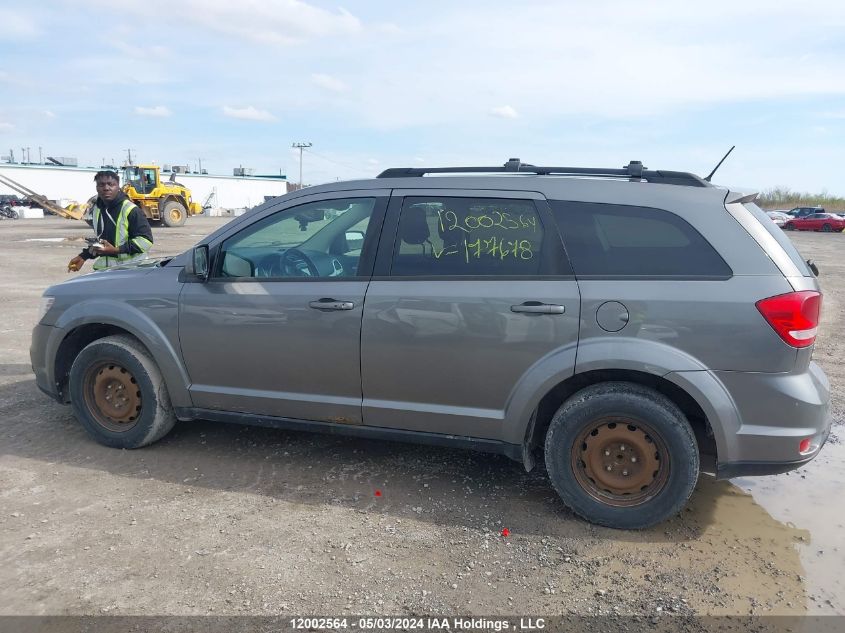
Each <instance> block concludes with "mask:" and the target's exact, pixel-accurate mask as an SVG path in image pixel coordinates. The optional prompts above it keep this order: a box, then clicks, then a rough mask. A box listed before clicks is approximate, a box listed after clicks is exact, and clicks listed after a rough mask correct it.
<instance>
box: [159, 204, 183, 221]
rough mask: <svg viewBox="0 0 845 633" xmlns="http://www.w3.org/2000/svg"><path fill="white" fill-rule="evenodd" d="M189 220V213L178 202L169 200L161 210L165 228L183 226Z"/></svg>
mask: <svg viewBox="0 0 845 633" xmlns="http://www.w3.org/2000/svg"><path fill="white" fill-rule="evenodd" d="M187 219H188V211H187V210H186V209H185V207H184V206H183V205H182V203H181V202H179V201H178V200H168V201H167V202H165V203H164V208H163V209H162V210H161V221H162V222H163V223H164V225H165V226H182V225H184V224H185V220H187Z"/></svg>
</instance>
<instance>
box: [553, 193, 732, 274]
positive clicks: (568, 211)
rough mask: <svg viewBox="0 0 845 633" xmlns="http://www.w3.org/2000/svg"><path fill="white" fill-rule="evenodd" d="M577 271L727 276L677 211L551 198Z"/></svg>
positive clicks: (714, 254) (716, 257)
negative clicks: (675, 212)
mask: <svg viewBox="0 0 845 633" xmlns="http://www.w3.org/2000/svg"><path fill="white" fill-rule="evenodd" d="M549 204H551V207H552V212H553V213H554V217H555V221H556V222H557V225H558V228H559V230H560V233H561V235H562V236H563V242H564V244H565V246H566V252H567V254H568V255H569V258H570V259H571V261H572V267H573V268H574V269H575V274H576V275H579V276H611V277H637V276H657V277H683V278H696V277H699V278H701V277H707V278H712V277H717V278H724V277H730V276H731V274H732V271H731V269H730V267H729V266H728V265H727V264H726V263H725V261H724V260H723V259H722V257H721V256H720V255H719V253H717V252H716V250H715V249H714V248H713V247H712V246H711V245H710V243H709V242H708V241H707V240H706V239H704V237H703V236H702V235H701V234H700V233H699V232H698V231H696V230H695V228H693V227H692V225H690V224H689V223H688V222H687V221H686V220H684V219H683V218H681V217H680V216H678V215H676V214H674V213H671V212H669V211H665V210H662V209H654V208H650V207H635V206H627V205H616V204H597V203H586V202H567V201H560V200H550V201H549Z"/></svg>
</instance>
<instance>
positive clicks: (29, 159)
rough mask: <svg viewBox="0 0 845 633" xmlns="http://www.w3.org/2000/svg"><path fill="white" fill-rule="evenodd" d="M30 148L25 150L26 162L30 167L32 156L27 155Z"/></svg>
mask: <svg viewBox="0 0 845 633" xmlns="http://www.w3.org/2000/svg"><path fill="white" fill-rule="evenodd" d="M29 150H30V148H29V147H27V148H26V162H27V163H29V164H30V165H32V155H31V154H30V153H29Z"/></svg>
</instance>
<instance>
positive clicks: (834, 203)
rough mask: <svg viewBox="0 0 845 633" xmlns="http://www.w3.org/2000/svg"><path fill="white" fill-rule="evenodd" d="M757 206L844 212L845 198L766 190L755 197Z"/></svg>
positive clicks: (786, 190) (775, 189) (784, 190)
mask: <svg viewBox="0 0 845 633" xmlns="http://www.w3.org/2000/svg"><path fill="white" fill-rule="evenodd" d="M757 204H758V205H759V206H760V207H761V208H763V209H792V208H794V207H815V206H821V207H824V209H825V211H843V210H845V198H838V197H836V196H832V195H830V194H828V193H827V192H824V191H823V192H822V193H817V194H813V193H806V192H804V193H802V192H799V191H791V190H789V189H787V188H785V187H775V188H773V189H767V190H766V191H763V192H762V193H760V195H759V196H758V197H757Z"/></svg>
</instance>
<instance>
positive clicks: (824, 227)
mask: <svg viewBox="0 0 845 633" xmlns="http://www.w3.org/2000/svg"><path fill="white" fill-rule="evenodd" d="M822 231H824V232H825V233H831V232H832V231H833V227H832V226H830V224H824V225H822Z"/></svg>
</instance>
